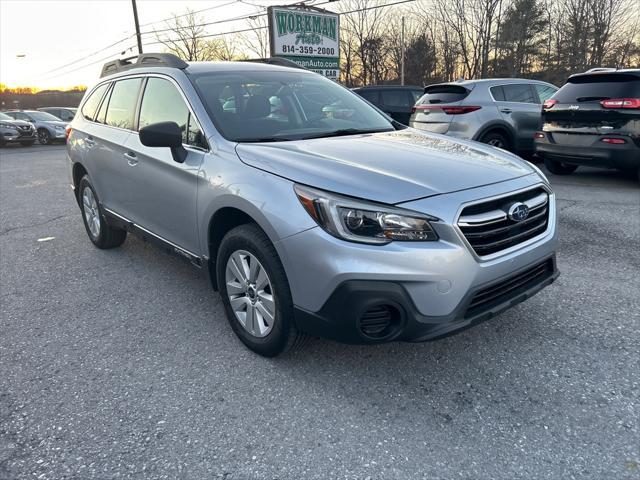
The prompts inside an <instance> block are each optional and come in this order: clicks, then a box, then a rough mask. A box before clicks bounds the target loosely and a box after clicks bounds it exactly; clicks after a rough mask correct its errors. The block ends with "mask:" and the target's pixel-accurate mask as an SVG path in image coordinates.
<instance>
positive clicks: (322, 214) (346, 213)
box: [294, 185, 438, 245]
mask: <svg viewBox="0 0 640 480" xmlns="http://www.w3.org/2000/svg"><path fill="white" fill-rule="evenodd" d="M294 189H295V192H296V195H297V196H298V199H299V200H300V203H302V206H303V207H304V208H305V210H306V211H307V213H309V215H311V217H312V218H313V219H314V220H315V221H316V222H317V223H318V225H320V226H321V227H322V228H323V229H324V230H326V231H327V232H328V233H330V234H331V235H333V236H334V237H337V238H341V239H343V240H349V241H351V242H360V243H371V244H376V245H383V244H386V243H389V242H391V241H394V240H395V241H403V242H430V241H435V240H437V239H438V235H437V234H436V232H435V231H434V230H433V228H432V227H431V224H430V223H429V222H436V221H438V219H437V218H435V217H431V216H429V215H424V214H421V213H418V212H412V211H410V210H403V209H400V208H395V207H392V206H387V205H380V204H377V203H373V202H366V201H363V200H357V199H354V198H350V197H345V196H342V195H337V194H334V193H328V192H325V191H322V190H316V189H315V188H309V187H304V186H301V185H295V186H294Z"/></svg>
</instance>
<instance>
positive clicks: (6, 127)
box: [0, 112, 36, 147]
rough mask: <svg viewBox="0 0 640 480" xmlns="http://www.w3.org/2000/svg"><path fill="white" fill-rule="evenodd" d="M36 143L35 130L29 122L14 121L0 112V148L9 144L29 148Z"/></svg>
mask: <svg viewBox="0 0 640 480" xmlns="http://www.w3.org/2000/svg"><path fill="white" fill-rule="evenodd" d="M35 141H36V129H35V128H34V126H33V125H32V124H30V123H29V122H23V121H22V120H15V119H13V118H12V117H10V116H9V115H7V114H6V113H2V112H0V147H4V146H5V145H7V144H10V143H19V144H20V145H22V146H23V147H30V146H31V145H33V144H34V142H35Z"/></svg>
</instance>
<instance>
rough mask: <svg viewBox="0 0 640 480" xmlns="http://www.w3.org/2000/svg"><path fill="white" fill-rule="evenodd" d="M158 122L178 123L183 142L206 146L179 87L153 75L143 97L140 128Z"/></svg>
mask: <svg viewBox="0 0 640 480" xmlns="http://www.w3.org/2000/svg"><path fill="white" fill-rule="evenodd" d="M158 122H175V123H177V124H178V126H179V127H180V130H182V142H183V143H185V144H187V145H193V146H196V147H203V146H204V145H203V143H204V142H203V139H202V132H201V131H200V129H199V128H198V124H197V123H196V122H195V120H194V119H193V118H192V117H191V113H190V112H189V108H188V107H187V105H186V104H185V102H184V99H183V98H182V95H180V92H179V91H178V89H177V88H176V87H175V86H174V85H173V84H172V83H171V82H170V81H168V80H164V79H162V78H154V77H151V78H149V80H148V81H147V86H146V87H145V89H144V96H143V97H142V105H141V106H140V122H139V128H142V127H146V126H147V125H151V124H152V123H158Z"/></svg>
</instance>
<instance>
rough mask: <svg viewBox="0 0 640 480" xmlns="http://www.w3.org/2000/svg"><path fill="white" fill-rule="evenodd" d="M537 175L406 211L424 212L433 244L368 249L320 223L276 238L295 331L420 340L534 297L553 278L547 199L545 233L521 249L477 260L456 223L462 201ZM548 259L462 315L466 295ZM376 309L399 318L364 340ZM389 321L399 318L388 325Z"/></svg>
mask: <svg viewBox="0 0 640 480" xmlns="http://www.w3.org/2000/svg"><path fill="white" fill-rule="evenodd" d="M536 180H539V177H537V175H527V176H525V177H520V178H519V179H515V180H511V181H509V182H503V183H502V184H500V186H497V185H488V186H485V187H480V188H475V189H471V190H465V191H461V192H454V193H451V194H447V195H438V196H434V197H430V198H426V199H422V200H417V201H414V202H410V203H407V204H404V205H401V206H403V207H406V208H408V209H412V210H415V211H419V212H424V213H428V214H431V215H433V216H436V217H438V218H440V219H441V220H442V221H441V222H437V223H435V224H434V228H435V229H436V231H437V233H438V235H439V237H440V240H439V241H437V242H424V243H423V242H415V243H412V242H392V243H390V244H388V245H385V246H372V245H363V244H357V243H350V242H345V241H342V240H338V239H336V238H334V237H331V236H330V235H329V234H327V233H326V232H324V231H323V230H322V229H320V228H319V227H316V228H312V229H309V230H306V231H304V232H301V233H299V234H296V235H293V236H291V237H287V238H285V239H283V240H281V241H279V242H276V249H277V250H278V254H279V255H280V258H281V260H282V262H283V265H284V267H285V271H286V272H287V276H288V279H289V284H290V288H291V293H292V297H293V301H294V305H295V308H296V320H297V324H298V327H299V328H300V329H301V330H303V331H307V332H309V333H313V334H317V335H321V336H325V337H330V338H333V339H336V340H341V341H345V342H351V343H367V342H375V341H389V340H394V339H398V340H400V339H401V340H412V341H419V340H427V339H429V338H436V337H439V336H443V335H447V334H449V333H450V332H453V331H456V330H460V329H463V328H466V327H468V326H470V325H473V324H475V323H478V322H480V321H482V320H484V319H487V318H490V317H492V316H494V315H496V314H497V313H499V312H500V311H502V310H504V309H506V308H509V307H510V306H512V305H514V304H515V303H518V302H520V301H522V300H523V299H525V298H528V297H529V296H531V295H533V294H534V293H535V292H537V291H538V290H539V289H541V288H543V287H544V286H546V285H548V284H549V283H551V282H552V281H553V280H554V279H555V278H556V277H557V270H556V268H555V261H554V260H553V259H554V258H555V249H556V228H555V225H556V211H555V198H554V197H553V195H551V196H550V202H549V205H550V207H549V221H548V227H547V230H545V231H544V232H543V233H542V234H540V235H539V236H538V237H536V238H534V239H532V240H531V241H527V242H525V243H523V244H521V245H518V246H516V247H513V248H510V249H508V250H505V251H504V252H499V253H497V254H494V255H491V256H488V257H478V256H477V255H476V254H475V253H474V252H473V250H472V249H471V248H470V247H469V246H468V245H467V243H466V240H465V239H464V236H463V235H462V233H461V232H460V231H459V229H458V228H457V227H456V226H454V225H455V224H456V221H457V218H458V216H459V214H460V210H461V205H464V204H467V203H468V202H473V201H475V200H480V199H485V198H487V199H488V198H493V197H495V196H496V195H500V194H502V193H507V192H515V191H518V190H521V189H523V188H530V187H531V188H532V187H535V186H539V185H541V183H540V182H537V183H536ZM549 260H551V262H552V265H553V267H552V268H551V269H550V270H549V271H548V272H547V273H546V274H545V275H544V276H541V277H537V279H536V281H535V282H533V283H531V284H527V285H526V286H525V287H526V288H524V289H517V290H516V289H514V290H513V292H512V293H513V295H512V296H508V297H504V298H501V299H500V302H498V303H497V304H495V305H494V304H492V305H487V307H488V308H487V309H486V310H477V309H476V310H475V311H474V312H469V305H470V302H471V301H472V299H473V297H474V295H475V294H476V293H477V292H479V291H481V290H483V289H485V288H487V287H488V286H492V285H496V284H497V283H499V282H502V281H504V280H506V279H509V278H511V277H512V276H513V275H514V274H517V273H518V272H524V271H526V270H527V269H529V268H531V267H532V266H536V265H539V264H541V263H544V262H546V261H549ZM375 305H389V306H390V307H392V308H393V309H395V310H397V312H400V317H401V321H400V323H399V325H400V324H401V327H400V328H397V329H394V331H393V332H390V334H389V335H388V336H384V337H381V338H377V339H371V338H367V337H366V336H363V335H361V332H359V327H358V322H359V320H360V317H361V316H362V313H363V312H365V311H366V310H367V309H368V308H369V307H371V306H375ZM396 320H397V319H396Z"/></svg>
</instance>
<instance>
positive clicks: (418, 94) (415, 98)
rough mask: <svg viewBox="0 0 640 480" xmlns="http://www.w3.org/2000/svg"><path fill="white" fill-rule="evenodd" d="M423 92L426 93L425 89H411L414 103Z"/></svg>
mask: <svg viewBox="0 0 640 480" xmlns="http://www.w3.org/2000/svg"><path fill="white" fill-rule="evenodd" d="M423 94H424V91H423V90H411V99H412V100H413V104H414V105H415V103H416V102H417V101H418V100H419V99H420V97H421V96H422V95H423Z"/></svg>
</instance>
